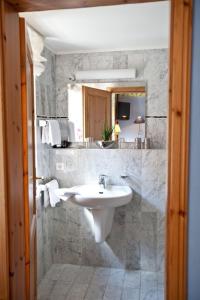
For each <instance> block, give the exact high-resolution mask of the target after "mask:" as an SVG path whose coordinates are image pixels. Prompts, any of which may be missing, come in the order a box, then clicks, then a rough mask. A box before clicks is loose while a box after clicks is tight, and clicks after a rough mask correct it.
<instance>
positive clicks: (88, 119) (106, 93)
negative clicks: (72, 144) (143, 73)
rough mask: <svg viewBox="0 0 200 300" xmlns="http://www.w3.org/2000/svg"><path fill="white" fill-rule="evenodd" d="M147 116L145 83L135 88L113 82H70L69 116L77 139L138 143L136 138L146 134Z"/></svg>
mask: <svg viewBox="0 0 200 300" xmlns="http://www.w3.org/2000/svg"><path fill="white" fill-rule="evenodd" d="M118 84H119V83H118ZM115 85H116V84H115ZM129 85H130V82H129ZM145 115H146V87H145V84H144V83H143V85H141V83H140V85H139V84H138V83H137V86H134V84H133V86H131V87H130V86H121V87H119V86H117V87H116V86H114V87H113V83H112V84H111V83H88V84H87V83H84V84H69V85H68V117H69V120H70V121H71V122H73V124H74V127H75V141H76V142H83V141H88V140H89V141H102V140H103V141H106V142H107V141H111V140H113V141H120V142H134V140H135V138H136V137H140V138H144V137H145Z"/></svg>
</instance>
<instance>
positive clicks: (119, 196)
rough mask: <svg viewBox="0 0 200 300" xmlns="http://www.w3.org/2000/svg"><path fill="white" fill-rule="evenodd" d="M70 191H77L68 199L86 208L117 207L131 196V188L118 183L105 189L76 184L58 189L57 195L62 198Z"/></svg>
mask: <svg viewBox="0 0 200 300" xmlns="http://www.w3.org/2000/svg"><path fill="white" fill-rule="evenodd" d="M70 192H72V193H77V194H75V195H74V196H73V197H72V198H71V199H70V200H71V201H72V202H74V203H76V204H78V205H80V206H84V207H87V208H106V207H118V206H122V205H125V204H127V203H129V202H130V201H131V198H132V190H131V188H130V187H129V186H119V185H109V186H108V187H107V188H106V189H103V188H102V187H101V186H100V185H92V184H87V185H78V186H74V187H73V188H70V189H65V188H63V189H59V190H58V191H57V195H59V197H60V198H61V199H62V198H63V196H65V195H66V193H67V194H68V193H70ZM63 200H66V199H65V198H63Z"/></svg>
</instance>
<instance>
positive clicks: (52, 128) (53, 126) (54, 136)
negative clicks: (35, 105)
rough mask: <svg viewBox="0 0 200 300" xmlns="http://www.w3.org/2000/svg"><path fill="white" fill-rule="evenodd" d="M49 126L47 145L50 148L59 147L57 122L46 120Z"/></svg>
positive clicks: (59, 137) (59, 134) (59, 135)
mask: <svg viewBox="0 0 200 300" xmlns="http://www.w3.org/2000/svg"><path fill="white" fill-rule="evenodd" d="M47 122H48V125H49V144H51V146H55V145H61V132H60V126H59V123H58V121H57V120H48V121H47Z"/></svg>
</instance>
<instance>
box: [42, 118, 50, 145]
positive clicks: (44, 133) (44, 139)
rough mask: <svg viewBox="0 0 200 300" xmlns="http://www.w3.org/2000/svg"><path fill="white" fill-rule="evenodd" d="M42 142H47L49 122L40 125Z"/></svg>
mask: <svg viewBox="0 0 200 300" xmlns="http://www.w3.org/2000/svg"><path fill="white" fill-rule="evenodd" d="M42 143H43V144H49V123H48V122H47V124H46V126H43V127H42Z"/></svg>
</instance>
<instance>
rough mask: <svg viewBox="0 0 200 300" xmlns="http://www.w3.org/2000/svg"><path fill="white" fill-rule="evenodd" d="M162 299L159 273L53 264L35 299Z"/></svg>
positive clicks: (161, 277) (162, 289)
mask: <svg viewBox="0 0 200 300" xmlns="http://www.w3.org/2000/svg"><path fill="white" fill-rule="evenodd" d="M83 299H84V300H164V288H163V273H153V272H143V271H141V272H140V271H124V270H121V269H109V268H100V267H97V268H94V267H86V266H75V265H59V264H54V265H53V266H52V267H51V269H50V270H49V271H48V273H47V274H46V276H45V278H44V279H43V280H42V282H41V284H40V286H39V288H38V300H83Z"/></svg>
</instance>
